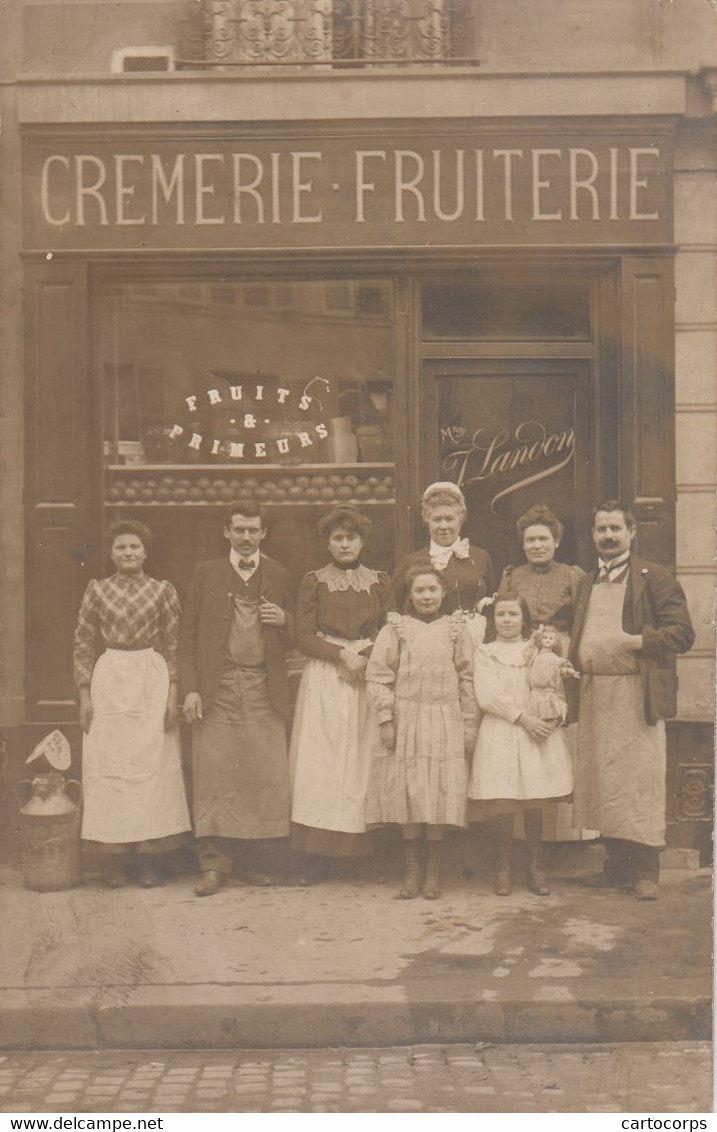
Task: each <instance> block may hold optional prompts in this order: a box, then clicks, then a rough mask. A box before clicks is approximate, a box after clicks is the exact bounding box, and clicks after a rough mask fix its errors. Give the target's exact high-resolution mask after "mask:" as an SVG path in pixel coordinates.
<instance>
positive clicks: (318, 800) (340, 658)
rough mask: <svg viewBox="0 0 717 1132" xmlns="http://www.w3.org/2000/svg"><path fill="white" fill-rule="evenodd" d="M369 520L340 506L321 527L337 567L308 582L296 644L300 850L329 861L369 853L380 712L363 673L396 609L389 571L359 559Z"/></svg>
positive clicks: (295, 830) (295, 809)
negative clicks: (300, 664)
mask: <svg viewBox="0 0 717 1132" xmlns="http://www.w3.org/2000/svg"><path fill="white" fill-rule="evenodd" d="M370 530H371V522H370V520H369V519H367V518H366V516H365V515H363V514H361V512H360V511H358V510H357V508H355V507H351V506H343V507H335V508H334V509H333V510H332V511H331V512H330V513H329V514H328V515H326V516H325V517H324V518H323V519H322V520H321V522H320V523H319V535H320V536H321V538H323V539H325V540H326V543H327V547H328V551H329V554H330V556H331V557H330V561H329V562H328V563H327V565H326V566H323V567H322V568H321V569H320V570H312V571H311V572H310V573H308V574H306V576H305V577H304V578H303V580H302V582H301V587H300V589H299V598H298V606H297V615H296V643H297V645H298V647H299V649H300V650H301V651H302V652H303V653H305V655H306V656H307V657H308V658H309V659H308V660H307V662H306V665H305V667H304V671H303V673H302V677H301V686H300V688H299V695H298V699H297V704H296V712H295V715H294V726H293V730H292V735H291V746H290V762H291V767H292V776H293V805H292V823H293V824H292V839H291V845H292V849H298V850H301V851H303V852H306V853H313V854H317V855H319V856H324V857H356V856H364V855H367V854H368V853H370V851H371V845H370V841H369V839H367V838H366V837H365V836H364V832H365V829H366V792H367V789H368V778H369V772H370V768H371V737H372V726H373V716H372V714H371V710H370V708H369V703H368V699H367V696H366V685H365V672H366V663H367V660H368V657H369V655H370V653H371V649H372V648H373V642H374V640H375V639H376V635H377V633H378V631H379V629H380V628H381V626H382V625H383V624H384V622H385V620H386V614H387V613H388V612H389V610H392V609H393V608H394V604H393V593H392V590H391V579H390V578H389V576H388V574H384V573H382V572H381V571H378V570H372V569H370V568H369V567H368V566H364V565H363V564H362V562H361V560H360V558H361V552H362V550H363V546H364V542H365V539H366V536H367V535H368V534H369V532H370Z"/></svg>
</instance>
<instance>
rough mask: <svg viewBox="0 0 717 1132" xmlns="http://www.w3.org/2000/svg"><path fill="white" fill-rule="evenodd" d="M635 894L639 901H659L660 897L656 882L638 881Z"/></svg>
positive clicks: (634, 890) (634, 889)
mask: <svg viewBox="0 0 717 1132" xmlns="http://www.w3.org/2000/svg"><path fill="white" fill-rule="evenodd" d="M633 892H634V893H635V896H636V897H637V899H638V900H657V898H658V896H659V895H660V890H659V888H658V887H657V885H656V884H655V882H654V880H636V881H635V886H634V888H633Z"/></svg>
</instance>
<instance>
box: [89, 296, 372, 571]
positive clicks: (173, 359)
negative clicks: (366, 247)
mask: <svg viewBox="0 0 717 1132" xmlns="http://www.w3.org/2000/svg"><path fill="white" fill-rule="evenodd" d="M100 325H101V339H100V359H99V364H100V368H101V373H102V376H103V389H104V397H103V415H104V455H105V465H106V475H105V503H106V505H107V507H108V509H109V512H110V514H109V515H108V517H111V518H115V517H117V516H118V515H119V514H122V515H123V516H125V515H129V514H132V515H134V516H135V517H139V518H141V519H142V520H143V521H148V520H150V519H151V522H152V525H153V527H154V528H155V529H157V530H159V529H161V530H162V531H167V532H168V531H170V530H171V531H172V534H171V538H170V542H171V544H172V546H173V547H174V548H175V552H176V551H177V548H178V547H180V545H182V546H184V547H185V550H184V551H183V552H182V554H185V553H186V557H187V558H189V557H191V556H193V555H194V556H196V554H197V553H200V554H201V553H211V552H212V551H213V550H218V551H219V552H221V551H222V550H223V549H224V545H223V543H222V541H221V527H222V521H221V516H222V510H221V508H222V507H223V506H225V505H226V503H227V502H229V501H233V500H235V499H240V500H249V499H252V500H255V501H257V502H261V503H263V504H265V505H266V506H267V508H268V509H270V536H269V541H268V543H267V546H268V547H270V548H272V547H273V549H274V551H275V552H276V553H277V555H278V556H279V557H281V558H283V560H284V561H285V562H286V564H287V565H290V566H291V567H292V568H293V569H294V571H295V572H296V573H297V575H298V576H300V575H301V574H302V573H303V572H304V571H305V570H307V569H313V568H314V567H315V566H317V565H319V564H321V563H322V562H324V561H326V549H325V547H318V545H317V538H316V522H317V520H318V518H319V517H320V515H321V514H323V513H325V510H326V509H327V508H328V507H330V506H332V505H334V504H336V503H339V502H354V503H356V504H358V505H359V506H361V507H362V508H365V509H366V513H367V514H369V515H370V517H371V519H372V520H373V522H374V528H375V531H374V536H373V538H372V540H371V542H372V545H373V553H370V554H369V556H368V557H369V558H370V559H371V563H370V564H373V565H376V566H379V567H382V568H383V567H385V568H390V566H391V561H392V557H393V508H392V503H393V497H394V484H393V293H392V287H391V284H390V283H387V282H385V281H369V280H360V281H356V280H343V279H342V280H331V281H328V280H319V281H293V280H292V281H291V282H286V281H280V282H276V281H255V282H251V283H240V282H228V281H217V280H214V281H212V282H186V281H182V282H151V281H141V282H137V283H121V284H117V283H115V284H108V285H106V286H105V287H104V289H103V291H102V294H101V318H100ZM150 508H151V510H149V509H150ZM189 513H191V514H192V516H193V518H192V524H193V527H194V530H195V536H191V535H189V534H187V532H186V531H184V530H182V531H180V530H179V528H178V526H177V519H178V516H181V522H180V524H179V526H184V525H186V522H187V518H186V516H187V515H188V514H189ZM205 513H206V514H205ZM202 532H204V533H202ZM212 532H213V533H212ZM217 539H218V540H219V542H218V543H217ZM160 541H161V540H160ZM185 544H186V545H185ZM369 550H370V548H367V551H369ZM270 552H271V550H270ZM182 554H180V558H181V557H182ZM367 560H368V559H367ZM192 564H193V563H192ZM185 565H187V564H185ZM175 566H176V563H175ZM180 572H181V573H182V574H183V575H184V574H186V569H185V568H184V566H182V565H181V563H180ZM175 573H176V569H175Z"/></svg>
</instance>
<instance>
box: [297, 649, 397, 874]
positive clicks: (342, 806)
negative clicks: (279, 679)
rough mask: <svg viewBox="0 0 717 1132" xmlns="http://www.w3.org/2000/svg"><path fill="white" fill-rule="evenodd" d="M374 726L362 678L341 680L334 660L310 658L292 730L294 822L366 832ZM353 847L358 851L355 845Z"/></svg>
mask: <svg viewBox="0 0 717 1132" xmlns="http://www.w3.org/2000/svg"><path fill="white" fill-rule="evenodd" d="M331 640H334V638H331ZM358 643H365V642H358ZM346 644H347V646H349V645H350V642H346ZM375 726H376V725H375V723H374V718H373V713H372V712H371V709H370V707H369V703H368V698H367V696H366V686H365V684H364V683H363V682H361V683H360V684H348V683H346V681H345V680H341V679H339V675H338V670H337V668H336V665H335V664H331V663H330V662H329V661H325V660H318V659H314V658H311V659H309V660H308V661H307V662H306V665H305V667H304V671H303V673H302V676H301V686H300V688H299V695H298V698H297V702H296V713H295V715H294V729H293V731H292V734H291V747H290V761H291V768H292V778H293V799H294V800H293V806H292V810H291V819H292V821H293V822H295V823H297V824H298V825H301V826H308V827H310V828H312V829H317V830H332V831H334V832H337V833H344V834H346V833H353V834H360V833H363V832H364V831H365V829H366V791H367V789H368V776H369V772H370V768H371V736H372V734H373V731H374V729H375ZM322 844H324V845H325V848H324V849H323V850H322V849H321V848H320V846H321V845H322ZM311 845H312V842H311V841H307V840H306V839H304V841H303V843H302V847H304V848H306V849H309V850H311ZM315 845H316V848H315V850H314V851H316V852H321V851H323V852H326V848H327V847H328V848H329V850H330V841H322V840H318V841H316V842H315ZM297 847H298V843H297ZM337 848H338V847H337ZM353 848H354V849H356V850H357V851H360V850H358V846H357V845H354V846H353ZM349 849H351V846H350V845H349V846H347V847H346V848H345V850H344V853H346V852H348V851H349ZM341 855H344V854H343V853H342V854H341Z"/></svg>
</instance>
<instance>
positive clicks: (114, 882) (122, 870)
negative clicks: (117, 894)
mask: <svg viewBox="0 0 717 1132" xmlns="http://www.w3.org/2000/svg"><path fill="white" fill-rule="evenodd" d="M103 880H104V883H105V885H106V886H107V888H124V886H125V885H126V883H127V858H126V857H125V856H120V855H119V854H117V855H115V854H114V853H113V854H112V856H111V857H110V859H109V862H108V864H107V867H106V868H105V872H104V877H103Z"/></svg>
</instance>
